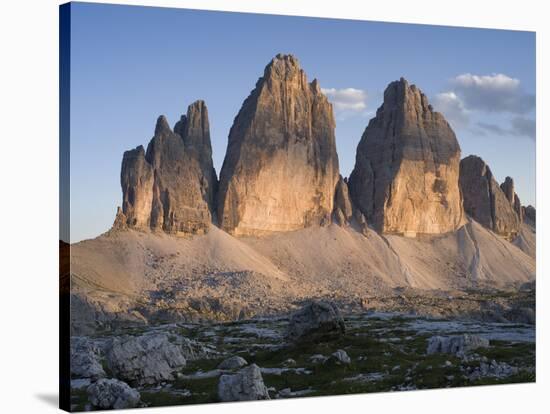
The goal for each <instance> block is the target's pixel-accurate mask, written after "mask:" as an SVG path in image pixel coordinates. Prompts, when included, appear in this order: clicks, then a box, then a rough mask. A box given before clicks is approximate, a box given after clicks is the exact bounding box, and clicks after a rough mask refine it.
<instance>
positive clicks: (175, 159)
mask: <svg viewBox="0 0 550 414" xmlns="http://www.w3.org/2000/svg"><path fill="white" fill-rule="evenodd" d="M121 185H122V193H123V203H122V211H119V212H118V213H117V218H116V220H115V227H117V228H124V227H125V225H126V226H128V227H130V228H139V229H145V228H147V229H152V230H163V231H165V232H167V233H173V234H178V233H204V232H206V231H207V230H208V227H209V226H210V223H211V221H212V215H213V213H214V209H215V203H214V197H215V192H216V188H217V177H216V172H215V170H214V167H213V163H212V146H211V143H210V130H209V123H208V110H207V108H206V105H205V103H204V102H203V101H196V102H194V103H193V104H191V105H190V106H189V108H188V109H187V115H183V116H182V117H181V119H180V120H179V121H178V122H177V123H176V125H175V126H174V130H173V131H172V129H171V128H170V126H169V125H168V121H167V120H166V118H165V117H164V116H160V117H159V118H158V120H157V124H156V127H155V135H154V136H153V138H152V139H151V141H150V142H149V145H148V147H147V151H146V152H145V151H144V149H143V147H142V146H139V147H137V148H136V149H134V150H130V151H126V152H125V153H124V156H123V160H122V170H121Z"/></svg>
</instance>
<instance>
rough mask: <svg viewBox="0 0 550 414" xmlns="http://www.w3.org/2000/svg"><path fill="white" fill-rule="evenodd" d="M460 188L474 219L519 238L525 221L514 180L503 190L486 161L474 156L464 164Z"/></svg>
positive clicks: (505, 184) (501, 233)
mask: <svg viewBox="0 0 550 414" xmlns="http://www.w3.org/2000/svg"><path fill="white" fill-rule="evenodd" d="M460 188H461V190H462V194H463V196H464V210H465V211H466V213H467V214H468V215H469V216H470V217H472V218H473V219H474V220H475V221H477V222H478V223H480V224H482V225H483V226H485V227H487V228H489V229H491V230H493V231H494V232H495V233H497V234H499V235H501V236H503V237H505V238H508V239H512V238H514V237H515V236H516V235H517V233H518V232H519V228H520V225H521V220H520V215H519V214H518V213H516V210H515V203H516V202H515V199H516V196H515V192H514V183H513V181H512V180H511V179H510V180H507V181H505V182H504V183H503V185H502V188H501V186H499V185H498V183H497V181H496V180H495V178H494V177H493V173H492V172H491V169H490V168H489V166H488V165H487V164H486V163H485V161H483V160H482V159H481V158H480V157H477V156H475V155H470V156H468V157H466V158H464V159H463V160H462V161H461V162H460ZM503 189H504V191H503ZM518 202H519V198H518Z"/></svg>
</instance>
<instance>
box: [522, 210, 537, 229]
mask: <svg viewBox="0 0 550 414" xmlns="http://www.w3.org/2000/svg"><path fill="white" fill-rule="evenodd" d="M521 211H522V213H523V217H524V218H525V220H526V221H527V222H528V224H531V225H533V226H535V225H536V223H537V210H535V207H533V206H532V205H528V206H527V207H522V208H521Z"/></svg>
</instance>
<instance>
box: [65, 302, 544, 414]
mask: <svg viewBox="0 0 550 414" xmlns="http://www.w3.org/2000/svg"><path fill="white" fill-rule="evenodd" d="M525 322H527V321H525ZM525 322H523V323H497V322H475V321H468V320H456V319H455V320H450V319H445V318H423V317H417V316H412V315H406V314H397V313H377V312H363V313H356V314H352V315H346V316H344V317H342V316H341V314H340V312H339V310H338V308H337V307H336V306H335V305H334V304H331V303H326V302H313V303H310V304H308V305H306V306H304V307H303V308H302V309H300V310H299V311H297V312H295V313H294V314H292V315H291V316H290V317H286V318H264V319H253V320H246V321H239V322H230V323H212V324H204V323H203V324H193V323H173V324H164V325H158V326H148V327H144V328H132V329H121V330H118V331H116V332H104V333H101V332H98V333H97V334H95V335H90V336H73V337H72V339H71V369H72V380H71V389H72V408H73V410H92V409H109V408H128V407H151V406H160V405H180V404H194V403H206V402H223V401H242V400H258V399H277V398H293V397H303V396H319V395H338V394H350V393H363V392H380V391H398V390H415V389H429V388H441V387H460V386H470V385H485V384H502V383H513V382H531V381H535V325H534V324H532V323H525Z"/></svg>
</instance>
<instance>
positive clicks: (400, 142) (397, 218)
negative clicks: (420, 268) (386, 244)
mask: <svg viewBox="0 0 550 414" xmlns="http://www.w3.org/2000/svg"><path fill="white" fill-rule="evenodd" d="M459 162H460V146H459V144H458V141H457V139H456V136H455V134H454V132H453V131H452V129H451V127H450V126H449V124H448V123H447V121H446V120H445V118H444V117H443V115H441V114H440V113H439V112H435V111H433V108H432V106H431V105H429V104H428V99H427V98H426V96H425V95H424V94H423V93H422V92H421V91H420V90H419V89H418V88H417V87H416V86H415V85H409V83H408V82H407V81H406V80H405V79H403V78H401V79H400V80H399V81H395V82H392V83H390V84H389V85H388V87H387V88H386V90H385V92H384V103H383V104H382V106H381V107H380V108H378V110H377V112H376V117H375V118H373V119H371V120H370V122H369V124H368V126H367V128H366V129H365V132H364V133H363V136H362V138H361V141H360V142H359V145H358V147H357V155H356V163H355V168H354V170H353V172H352V173H351V176H350V178H349V187H350V194H351V197H352V200H353V201H354V204H355V206H356V207H357V208H358V209H359V210H360V211H361V212H362V213H363V214H364V215H365V216H366V218H367V221H368V222H369V224H372V225H373V226H374V228H375V229H377V230H378V231H382V232H385V233H397V234H405V235H415V234H416V233H425V234H438V233H446V232H450V231H454V230H456V229H457V228H459V227H460V226H461V225H462V224H463V220H464V213H463V208H462V198H461V195H460V191H459V187H458V174H459Z"/></svg>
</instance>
